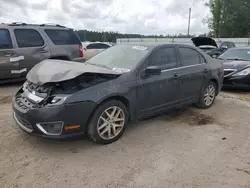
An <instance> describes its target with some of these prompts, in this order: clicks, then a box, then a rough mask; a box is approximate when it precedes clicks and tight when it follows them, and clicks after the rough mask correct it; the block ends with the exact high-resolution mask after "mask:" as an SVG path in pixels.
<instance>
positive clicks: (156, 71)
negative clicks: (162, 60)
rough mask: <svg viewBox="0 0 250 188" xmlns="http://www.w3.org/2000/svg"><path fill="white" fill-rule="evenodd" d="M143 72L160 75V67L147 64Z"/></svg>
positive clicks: (147, 74)
mask: <svg viewBox="0 0 250 188" xmlns="http://www.w3.org/2000/svg"><path fill="white" fill-rule="evenodd" d="M145 74H146V76H151V75H160V74H161V68H160V67H158V66H148V67H147V68H146V69H145Z"/></svg>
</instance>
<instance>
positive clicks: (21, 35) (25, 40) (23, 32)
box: [14, 29, 44, 48]
mask: <svg viewBox="0 0 250 188" xmlns="http://www.w3.org/2000/svg"><path fill="white" fill-rule="evenodd" d="M14 33H15V35H16V40H17V44H18V47H20V48H24V47H36V46H43V45H44V41H43V39H42V37H41V35H40V34H39V33H38V32H37V31H36V30H33V29H15V30H14Z"/></svg>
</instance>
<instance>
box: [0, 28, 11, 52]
mask: <svg viewBox="0 0 250 188" xmlns="http://www.w3.org/2000/svg"><path fill="white" fill-rule="evenodd" d="M10 48H12V42H11V38H10V33H9V31H8V30H7V29H0V49H10Z"/></svg>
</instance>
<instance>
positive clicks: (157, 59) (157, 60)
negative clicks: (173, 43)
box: [149, 47, 177, 69]
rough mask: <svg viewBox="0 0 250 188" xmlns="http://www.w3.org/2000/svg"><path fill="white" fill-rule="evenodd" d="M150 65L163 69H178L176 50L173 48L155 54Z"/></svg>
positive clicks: (163, 49)
mask: <svg viewBox="0 0 250 188" xmlns="http://www.w3.org/2000/svg"><path fill="white" fill-rule="evenodd" d="M149 65H157V66H160V67H161V68H162V69H171V68H176V67H177V58H176V53H175V49H174V48H172V47H168V48H162V49H160V50H158V51H156V52H154V53H153V54H152V55H151V57H150V63H149Z"/></svg>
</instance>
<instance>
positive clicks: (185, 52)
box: [179, 47, 201, 66]
mask: <svg viewBox="0 0 250 188" xmlns="http://www.w3.org/2000/svg"><path fill="white" fill-rule="evenodd" d="M179 52H180V59H181V65H182V66H190V65H197V64H200V63H201V59H200V58H201V55H200V53H199V52H197V51H196V50H194V49H191V48H183V47H180V48H179Z"/></svg>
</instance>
